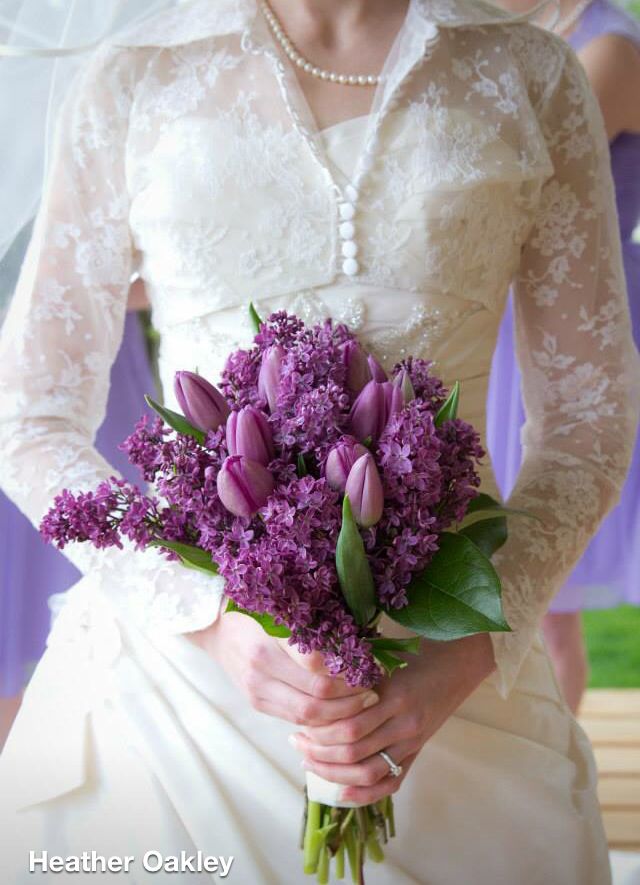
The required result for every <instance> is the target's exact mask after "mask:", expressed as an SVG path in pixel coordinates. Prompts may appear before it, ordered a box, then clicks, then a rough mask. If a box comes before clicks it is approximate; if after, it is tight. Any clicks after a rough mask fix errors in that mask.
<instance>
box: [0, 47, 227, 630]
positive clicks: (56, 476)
mask: <svg viewBox="0 0 640 885" xmlns="http://www.w3.org/2000/svg"><path fill="white" fill-rule="evenodd" d="M136 63H137V62H136V60H135V59H134V58H133V56H132V55H131V54H129V55H128V54H127V50H125V51H122V50H117V49H115V48H114V47H110V46H109V45H108V44H106V43H103V44H101V45H100V46H99V47H98V49H97V50H95V51H94V53H93V54H92V55H91V57H90V59H89V60H88V61H87V63H86V65H84V66H83V67H82V68H81V70H79V71H78V73H77V74H76V76H75V79H74V81H73V83H72V84H71V87H70V91H69V93H68V95H67V96H66V97H65V101H64V104H63V106H62V108H61V111H60V114H59V117H58V119H57V121H56V130H55V135H54V141H53V152H52V155H51V156H52V159H51V163H50V173H49V174H48V176H47V181H46V183H45V187H44V191H43V196H42V202H41V204H40V208H39V211H38V214H37V216H36V220H35V223H34V227H33V233H32V237H31V240H30V243H29V247H28V249H27V252H26V255H25V259H24V262H23V265H22V268H21V272H20V276H19V279H18V283H17V288H16V291H15V294H14V298H13V301H12V304H11V307H10V310H9V313H8V315H7V318H6V320H5V323H4V326H3V329H2V336H1V338H0V447H1V448H2V452H3V465H2V483H3V487H4V488H5V490H6V492H7V494H8V495H9V496H10V497H11V498H12V500H13V501H14V502H15V503H16V504H17V506H18V507H19V508H20V509H21V510H22V511H23V512H24V513H25V514H26V516H27V517H28V518H29V519H30V520H31V521H32V522H33V523H34V524H35V525H37V524H39V522H40V520H41V518H42V517H43V515H44V514H45V513H46V511H47V509H48V508H49V507H50V506H51V504H52V501H53V498H54V496H55V495H56V494H58V493H59V492H60V491H61V490H62V489H63V488H64V487H68V488H71V489H73V490H78V489H88V488H92V487H94V486H95V485H96V484H97V483H98V482H99V481H100V480H102V479H106V478H107V477H109V476H111V475H114V474H116V471H115V470H114V469H113V468H112V467H111V466H110V465H109V464H108V463H107V462H106V461H105V460H104V459H103V458H102V457H101V455H100V454H99V453H98V452H97V450H96V449H95V448H94V445H93V443H94V438H95V434H96V431H97V429H98V427H99V426H100V423H101V422H102V420H103V418H104V414H105V409H106V401H107V394H108V386H109V373H110V368H111V365H112V363H113V361H114V359H115V355H116V353H117V350H118V347H119V345H120V341H121V339H122V334H123V327H124V318H125V310H126V301H127V292H128V288H129V278H130V275H131V270H132V253H133V248H132V243H131V238H130V230H129V224H128V213H129V199H128V191H127V183H126V173H125V151H126V144H127V131H128V119H129V110H130V107H131V103H132V100H133V91H134V83H135V67H136ZM142 405H143V404H142V403H141V413H142ZM65 553H66V554H67V555H68V557H69V559H71V561H72V562H73V563H74V564H75V565H76V566H77V567H78V568H80V570H81V571H82V572H84V573H85V574H86V573H87V572H91V573H92V574H93V575H95V577H96V579H99V581H100V584H101V586H102V588H103V590H104V591H106V592H107V593H109V594H110V596H111V598H112V600H113V602H114V604H115V605H116V607H117V608H118V609H120V610H121V611H122V613H123V615H124V616H125V617H132V618H135V619H137V620H140V621H142V622H143V623H144V624H145V626H146V627H148V628H149V629H160V630H166V631H168V632H182V631H186V630H194V629H198V628H201V627H204V626H206V625H207V624H209V623H211V622H212V621H213V620H214V619H215V617H216V616H217V614H218V610H219V606H220V601H221V598H222V589H221V585H222V579H215V578H214V579H211V578H208V577H207V576H205V575H201V574H199V573H196V572H190V571H188V570H186V569H184V568H183V567H181V566H180V565H179V564H177V563H174V562H169V561H168V560H166V559H164V558H163V557H162V556H161V555H159V554H158V551H156V550H148V551H144V552H142V551H133V550H132V549H131V548H130V547H128V548H126V549H125V550H123V551H120V550H117V549H110V550H106V551H98V550H95V549H94V548H93V547H91V546H90V545H89V544H78V545H75V546H74V545H69V547H67V548H65Z"/></svg>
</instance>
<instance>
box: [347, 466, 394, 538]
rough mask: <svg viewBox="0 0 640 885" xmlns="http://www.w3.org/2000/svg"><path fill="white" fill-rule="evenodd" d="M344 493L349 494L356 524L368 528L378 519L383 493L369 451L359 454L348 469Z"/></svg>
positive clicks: (378, 475) (380, 512) (380, 513)
mask: <svg viewBox="0 0 640 885" xmlns="http://www.w3.org/2000/svg"><path fill="white" fill-rule="evenodd" d="M344 493H345V495H348V496H349V503H350V504H351V510H352V512H353V518H354V519H355V521H356V522H357V523H358V525H361V526H362V527H363V528H366V529H368V528H370V527H371V526H372V525H375V524H376V523H377V522H378V521H379V519H380V517H381V516H382V508H383V507H384V493H383V491H382V481H381V479H380V474H379V473H378V468H377V467H376V462H375V461H374V459H373V455H372V454H371V452H367V453H366V454H365V455H361V456H360V457H359V458H358V460H357V461H356V462H355V464H354V465H353V467H352V468H351V470H350V471H349V476H348V478H347V485H346V487H345V490H344Z"/></svg>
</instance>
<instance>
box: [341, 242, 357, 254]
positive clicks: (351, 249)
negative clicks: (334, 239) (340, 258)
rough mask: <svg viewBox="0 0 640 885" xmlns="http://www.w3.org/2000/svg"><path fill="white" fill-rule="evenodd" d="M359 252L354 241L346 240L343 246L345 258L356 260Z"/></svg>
mask: <svg viewBox="0 0 640 885" xmlns="http://www.w3.org/2000/svg"><path fill="white" fill-rule="evenodd" d="M357 252H358V244H357V243H356V242H354V241H353V240H346V242H344V243H343V244H342V254H343V255H344V257H345V258H355V256H356V254H357Z"/></svg>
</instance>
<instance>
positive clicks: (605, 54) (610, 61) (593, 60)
mask: <svg viewBox="0 0 640 885" xmlns="http://www.w3.org/2000/svg"><path fill="white" fill-rule="evenodd" d="M578 57H579V58H580V61H581V62H582V65H583V67H584V69H585V71H586V72H587V77H588V79H589V83H590V84H591V88H592V89H593V92H594V94H595V96H596V98H597V99H598V104H599V105H600V110H601V112H602V116H603V118H604V123H605V128H606V130H607V137H608V139H609V141H613V139H614V138H615V137H616V136H617V135H619V134H620V133H621V132H640V102H639V101H638V95H640V50H639V49H638V47H637V46H635V45H634V44H633V43H632V42H631V40H629V39H628V38H627V37H623V36H622V35H620V34H603V35H602V36H600V37H596V38H595V39H594V40H591V41H589V43H587V45H586V46H585V47H584V49H582V50H581V51H580V52H579V53H578Z"/></svg>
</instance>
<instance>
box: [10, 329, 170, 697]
mask: <svg viewBox="0 0 640 885" xmlns="http://www.w3.org/2000/svg"><path fill="white" fill-rule="evenodd" d="M154 389H155V382H154V380H153V376H152V373H151V369H150V366H149V361H148V359H147V352H146V346H145V342H144V335H143V331H142V327H141V325H140V322H139V320H138V317H137V316H136V315H135V314H129V315H128V316H127V320H126V323H125V331H124V336H123V339H122V345H121V347H120V352H119V354H118V358H117V360H116V362H115V363H114V366H113V369H112V372H111V391H110V394H109V401H108V404H107V413H106V417H105V420H104V422H103V424H102V427H101V428H100V430H99V432H98V436H97V438H96V445H97V447H98V449H99V450H100V452H101V453H102V454H103V455H104V457H105V458H107V459H108V460H109V462H110V463H111V464H113V466H114V467H115V468H117V470H119V471H120V472H121V473H122V475H123V476H125V477H126V478H127V479H131V480H134V481H139V476H138V473H137V471H136V470H135V469H134V468H133V467H132V466H131V465H130V464H129V462H128V461H127V458H126V456H125V455H124V453H123V452H120V451H119V450H118V445H119V444H120V443H121V442H122V440H123V439H124V438H125V437H126V436H128V434H129V433H130V432H131V430H132V429H133V425H134V423H135V421H137V419H138V418H139V417H140V415H142V414H143V413H144V412H145V409H146V406H145V402H144V399H143V396H144V394H145V393H149V394H151V395H153V392H154ZM79 577H80V573H79V572H78V571H77V569H76V568H75V567H74V566H72V565H71V563H70V562H69V561H68V560H67V559H66V557H64V556H63V555H62V554H61V553H59V552H58V551H57V550H55V549H54V548H53V547H49V546H48V545H46V544H45V543H44V541H43V540H42V539H41V538H40V536H39V534H38V533H37V532H36V531H35V529H34V528H33V527H32V525H31V523H30V522H29V521H28V520H27V519H26V518H25V517H24V516H23V515H22V514H21V513H20V512H19V511H18V510H17V509H16V508H15V507H14V506H13V504H12V503H11V502H10V501H9V500H8V499H7V498H6V497H5V496H4V495H3V494H2V492H0V697H11V696H12V695H16V694H18V693H19V692H20V691H21V690H22V688H23V687H24V685H25V683H26V681H27V679H28V677H29V675H30V672H31V670H32V668H33V666H34V665H35V664H36V662H37V661H38V659H39V658H40V656H41V654H42V653H43V651H44V647H45V641H46V638H47V633H48V632H49V624H50V611H49V605H48V603H49V602H51V600H52V599H54V597H53V596H50V594H56V593H63V592H64V591H65V590H67V589H68V588H69V587H70V586H71V584H73V583H74V582H75V581H77V580H78V578H79ZM52 608H54V606H52Z"/></svg>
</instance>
